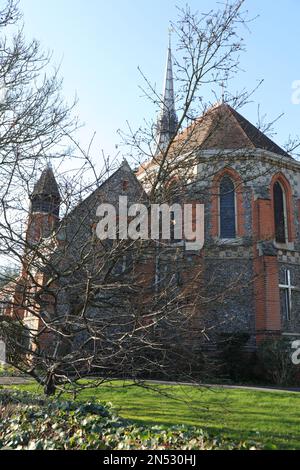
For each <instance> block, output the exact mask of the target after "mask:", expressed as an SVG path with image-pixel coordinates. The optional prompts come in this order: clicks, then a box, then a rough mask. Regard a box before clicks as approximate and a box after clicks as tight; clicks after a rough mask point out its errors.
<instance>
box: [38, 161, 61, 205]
mask: <svg viewBox="0 0 300 470" xmlns="http://www.w3.org/2000/svg"><path fill="white" fill-rule="evenodd" d="M37 195H43V196H54V197H57V198H59V197H60V196H59V189H58V185H57V182H56V179H55V176H54V174H53V170H52V168H51V167H50V166H47V168H45V170H44V171H43V172H42V174H41V176H40V178H39V180H38V181H37V182H36V183H35V185H34V188H33V192H32V194H31V197H33V196H37Z"/></svg>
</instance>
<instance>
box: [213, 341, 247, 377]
mask: <svg viewBox="0 0 300 470" xmlns="http://www.w3.org/2000/svg"><path fill="white" fill-rule="evenodd" d="M249 339H250V335H249V334H248V333H244V332H237V333H222V334H220V335H219V339H218V341H217V348H218V358H219V362H220V364H221V374H223V376H225V377H227V378H229V379H231V380H233V381H235V382H237V381H241V380H249V379H250V380H252V379H253V375H252V369H253V357H252V355H251V354H250V353H249V352H247V351H246V350H245V346H246V345H247V343H248V341H249Z"/></svg>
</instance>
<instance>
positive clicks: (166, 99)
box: [156, 34, 178, 153]
mask: <svg viewBox="0 0 300 470" xmlns="http://www.w3.org/2000/svg"><path fill="white" fill-rule="evenodd" d="M177 125H178V118H177V115H176V111H175V99H174V81H173V65H172V50H171V34H170V37H169V47H168V56H167V66H166V75H165V81H164V89H163V98H162V104H161V112H160V115H159V118H158V122H157V150H156V153H160V152H162V151H164V150H165V149H166V147H167V146H168V144H169V142H170V140H171V139H172V137H174V135H175V132H176V128H177Z"/></svg>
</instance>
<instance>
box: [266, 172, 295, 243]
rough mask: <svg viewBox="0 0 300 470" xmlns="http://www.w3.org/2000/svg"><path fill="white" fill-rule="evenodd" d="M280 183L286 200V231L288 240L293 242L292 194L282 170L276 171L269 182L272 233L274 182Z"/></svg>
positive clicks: (273, 222) (273, 223) (273, 225)
mask: <svg viewBox="0 0 300 470" xmlns="http://www.w3.org/2000/svg"><path fill="white" fill-rule="evenodd" d="M277 182H278V183H280V184H281V186H282V188H283V190H284V193H285V200H286V212H287V214H286V217H287V232H288V241H289V242H293V241H294V240H295V238H296V233H295V223H294V216H293V194H292V188H291V185H290V183H289V181H288V179H287V178H286V176H285V175H284V174H283V173H282V172H278V173H276V174H275V175H274V176H273V178H272V180H271V184H270V192H271V207H272V227H273V234H274V236H275V220H274V191H273V189H274V184H275V183H277Z"/></svg>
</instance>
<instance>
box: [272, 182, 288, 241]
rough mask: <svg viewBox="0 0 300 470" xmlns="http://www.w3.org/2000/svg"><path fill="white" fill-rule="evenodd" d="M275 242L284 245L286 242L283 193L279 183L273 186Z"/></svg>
mask: <svg viewBox="0 0 300 470" xmlns="http://www.w3.org/2000/svg"><path fill="white" fill-rule="evenodd" d="M273 200H274V223H275V240H276V241H277V242H278V243H285V242H286V240H287V217H286V199H285V192H284V189H283V187H282V186H281V184H280V183H279V181H276V183H275V184H274V186H273Z"/></svg>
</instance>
